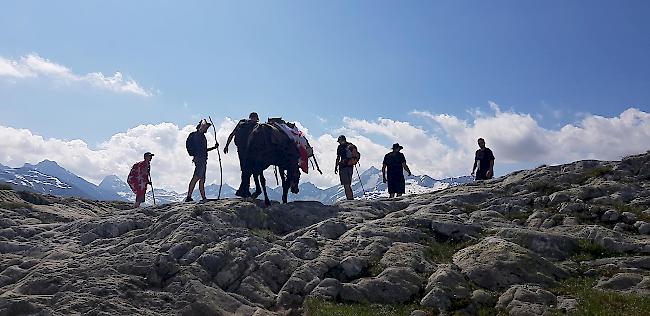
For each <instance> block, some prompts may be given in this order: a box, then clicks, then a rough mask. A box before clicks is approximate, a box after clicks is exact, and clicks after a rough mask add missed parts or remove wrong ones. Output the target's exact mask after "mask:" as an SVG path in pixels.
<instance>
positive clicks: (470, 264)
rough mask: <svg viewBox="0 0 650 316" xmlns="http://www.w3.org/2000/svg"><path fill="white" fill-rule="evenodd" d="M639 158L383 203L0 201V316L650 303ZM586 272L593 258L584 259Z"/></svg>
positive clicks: (649, 165)
mask: <svg viewBox="0 0 650 316" xmlns="http://www.w3.org/2000/svg"><path fill="white" fill-rule="evenodd" d="M648 223H650V154H643V155H637V156H631V157H626V158H625V159H623V161H620V162H599V161H579V162H576V163H572V164H567V165H562V166H546V167H540V168H537V169H534V170H524V171H519V172H515V173H512V174H510V175H508V176H505V177H501V178H498V179H494V180H490V181H485V182H477V183H470V184H467V185H463V186H457V187H452V188H449V189H446V190H443V191H439V192H435V193H429V194H422V195H413V196H405V197H401V198H397V199H393V200H387V199H384V200H373V201H367V200H363V201H344V202H339V203H337V204H335V205H334V206H325V205H322V204H320V203H315V202H294V203H289V204H286V205H279V204H274V205H272V206H271V207H268V208H262V207H261V204H258V202H256V201H244V200H222V201H211V202H208V203H205V204H167V205H163V206H158V207H149V208H142V209H131V206H130V205H129V204H128V203H120V202H96V201H85V200H80V199H75V198H59V197H53V196H41V195H38V194H32V193H24V192H23V193H18V192H13V191H7V190H4V191H3V190H0V315H21V314H23V315H27V314H36V315H65V314H89V315H125V314H138V315H233V314H234V315H257V316H259V315H298V314H301V313H303V312H305V310H304V309H303V308H304V307H303V306H305V305H304V303H305V300H306V299H324V300H330V301H337V302H372V303H384V304H393V303H415V304H419V305H420V306H421V311H414V314H418V313H419V314H422V313H426V312H425V311H428V310H431V309H433V310H438V311H442V312H446V313H448V314H452V313H453V312H455V311H459V312H461V313H465V314H470V315H474V314H476V313H477V310H478V308H502V309H503V310H506V311H507V312H508V313H509V314H511V315H543V314H545V313H555V312H562V311H569V310H573V309H575V308H580V306H579V305H577V304H578V301H577V300H576V299H575V298H574V297H570V296H558V297H556V296H555V294H553V293H552V292H551V291H552V289H553V286H554V285H556V284H557V283H558V282H562V281H563V280H565V279H567V278H571V277H577V276H583V275H586V276H590V277H593V278H595V279H596V280H598V282H597V284H596V286H595V288H596V289H598V290H602V291H615V292H619V293H634V294H635V295H650V293H649V291H650V256H649V254H650V236H649V235H648V234H650V224H648ZM596 258H599V259H596Z"/></svg>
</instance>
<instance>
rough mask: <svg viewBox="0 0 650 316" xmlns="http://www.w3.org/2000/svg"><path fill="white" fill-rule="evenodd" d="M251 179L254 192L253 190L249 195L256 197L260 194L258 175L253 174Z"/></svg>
mask: <svg viewBox="0 0 650 316" xmlns="http://www.w3.org/2000/svg"><path fill="white" fill-rule="evenodd" d="M262 177H264V176H262ZM253 180H255V192H253V195H251V197H252V198H253V199H257V197H258V196H260V194H261V193H262V190H261V189H260V175H259V174H253Z"/></svg>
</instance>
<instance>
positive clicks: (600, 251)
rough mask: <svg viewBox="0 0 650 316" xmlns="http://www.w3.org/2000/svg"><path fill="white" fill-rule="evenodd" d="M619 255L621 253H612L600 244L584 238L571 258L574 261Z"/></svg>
mask: <svg viewBox="0 0 650 316" xmlns="http://www.w3.org/2000/svg"><path fill="white" fill-rule="evenodd" d="M619 255H621V254H615V253H612V252H610V251H609V250H607V249H606V248H605V247H603V246H601V245H599V244H596V243H594V242H592V241H589V240H584V239H582V240H580V242H579V243H578V250H577V251H576V253H575V254H574V255H573V256H572V257H571V259H573V260H574V261H590V260H595V259H602V258H609V257H616V256H619Z"/></svg>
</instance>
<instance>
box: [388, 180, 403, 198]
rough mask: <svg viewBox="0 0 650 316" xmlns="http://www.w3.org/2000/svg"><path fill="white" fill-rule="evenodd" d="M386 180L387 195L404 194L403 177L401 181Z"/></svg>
mask: <svg viewBox="0 0 650 316" xmlns="http://www.w3.org/2000/svg"><path fill="white" fill-rule="evenodd" d="M387 180H388V181H386V182H387V185H386V186H387V187H388V193H397V194H404V192H405V191H406V181H405V180H404V177H402V178H401V179H400V178H398V179H392V178H388V179H387Z"/></svg>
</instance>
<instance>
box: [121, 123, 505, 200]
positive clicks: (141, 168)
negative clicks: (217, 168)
mask: <svg viewBox="0 0 650 316" xmlns="http://www.w3.org/2000/svg"><path fill="white" fill-rule="evenodd" d="M282 122H283V121H282ZM288 124H290V123H288ZM258 125H261V124H260V123H259V116H258V114H257V113H255V112H252V113H250V115H249V116H248V119H242V120H240V121H239V122H238V123H237V125H236V126H235V128H234V129H233V131H232V132H231V133H230V135H228V139H227V141H226V145H225V146H224V149H223V152H224V154H228V147H229V145H230V143H231V142H232V141H233V139H234V142H235V146H236V147H237V154H238V158H239V165H240V169H241V172H242V176H241V180H242V182H241V185H240V187H239V189H238V190H237V192H236V193H235V195H237V196H240V197H244V198H245V197H250V196H251V194H250V191H249V185H250V177H251V176H254V177H255V174H254V173H253V172H250V168H251V167H250V166H251V163H252V162H250V161H249V160H255V159H254V158H253V157H255V156H256V155H258V154H260V153H259V152H256V150H257V149H256V148H248V147H249V144H250V140H249V137H250V136H251V133H252V132H253V130H255V129H256V127H258ZM267 125H268V124H267ZM210 126H212V123H211V122H208V121H206V120H205V119H202V120H201V121H200V122H199V123H198V125H197V126H196V131H194V132H192V133H190V135H189V136H188V138H187V141H186V147H187V151H188V154H189V155H190V156H192V162H193V163H194V173H193V174H192V179H191V180H190V183H189V185H188V189H187V196H186V197H185V200H184V201H185V202H191V201H193V199H192V194H193V192H194V188H195V186H196V183H197V182H198V183H199V193H200V194H201V202H204V201H207V197H206V194H205V180H206V168H207V160H208V152H210V151H212V150H215V149H218V148H219V143H218V142H217V140H216V132H215V145H214V146H212V147H208V141H207V138H206V136H205V134H206V132H207V131H208V129H209V128H210ZM285 126H286V125H285ZM293 127H294V126H293V125H292V128H293ZM278 129H280V128H278ZM285 133H287V134H290V131H285ZM294 136H295V135H294ZM300 136H301V137H303V136H302V134H300ZM287 139H288V142H289V143H291V144H293V147H295V146H296V145H298V147H300V144H299V141H296V142H295V143H294V142H293V140H292V139H291V137H289V138H287ZM263 141H264V142H272V141H270V140H269V139H268V138H267V139H263ZM304 141H305V142H306V139H305V140H304ZM337 142H338V144H339V145H338V147H337V149H336V162H335V166H334V173H335V174H338V175H339V180H340V183H341V185H342V186H343V188H344V191H345V197H346V199H348V200H353V199H354V196H353V190H352V179H353V175H354V168H355V166H356V165H357V164H358V162H359V159H360V158H361V154H360V153H359V150H358V148H357V146H356V145H354V144H352V143H350V142H348V141H347V139H346V137H345V135H340V136H339V137H338V139H337ZM478 146H479V149H478V150H476V153H475V156H474V165H473V167H472V176H475V179H476V180H488V179H491V178H492V177H493V176H494V160H495V158H494V154H493V153H492V150H490V149H489V148H487V147H485V140H484V139H483V138H479V139H478ZM288 147H289V149H291V148H290V147H292V145H289V146H288ZM306 147H307V148H308V152H309V153H304V152H302V151H301V150H300V148H299V149H298V151H299V152H300V153H299V154H295V155H293V156H297V158H296V159H297V160H290V161H291V162H292V163H291V164H292V165H293V164H295V165H294V166H293V167H296V168H297V166H298V164H301V168H302V170H303V171H305V172H306V167H307V162H306V161H304V159H305V158H307V159H308V158H309V157H312V156H313V151H312V150H311V147H309V145H308V144H307V145H306ZM249 149H250V150H249ZM402 149H404V147H402V146H401V145H400V144H399V143H395V144H393V146H392V150H391V151H390V152H389V153H387V154H386V155H385V156H384V160H383V163H382V168H381V173H382V180H383V182H384V183H386V186H387V189H388V194H389V197H390V198H393V197H395V196H398V197H399V196H401V195H402V194H404V193H405V189H406V179H405V177H404V171H406V172H407V173H408V175H409V176H411V175H412V173H411V170H410V169H409V167H408V165H407V164H406V158H405V156H404V154H403V153H401V150H402ZM291 152H292V151H291ZM153 156H154V154H152V153H150V152H146V153H145V154H144V160H143V161H140V162H138V163H136V164H134V165H133V167H132V168H131V172H130V173H129V176H128V180H127V182H128V184H129V186H130V187H131V189H132V190H133V192H134V193H135V194H136V198H135V207H139V206H140V204H141V203H142V202H144V200H145V193H146V191H147V188H148V186H149V185H151V184H152V183H151V176H150V171H151V164H150V163H151V159H152V158H153ZM287 156H292V155H291V154H290V153H287ZM219 159H221V158H220V157H219ZM314 161H315V158H314ZM270 164H274V163H273V162H271V163H270ZM275 165H276V166H278V167H280V169H281V174H280V176H281V178H282V180H283V188H284V195H283V202H285V203H286V194H287V190H288V185H286V186H285V184H284V182H285V180H286V178H287V175H285V174H284V172H283V169H284V170H288V174H290V173H291V169H292V168H287V166H284V168H283V167H282V166H279V164H277V163H275ZM316 166H318V165H317V162H316ZM266 167H268V164H267V165H264V166H263V167H262V168H261V170H264V169H266ZM319 171H320V169H319ZM260 173H261V172H260ZM298 173H299V171H298ZM259 176H261V177H262V186H265V180H264V178H263V175H261V174H260V175H259ZM276 177H277V174H276ZM298 177H299V175H298ZM359 180H361V179H359ZM255 183H256V186H257V190H256V193H254V194H253V197H257V195H259V194H260V188H259V183H258V180H257V178H255ZM295 185H297V183H295ZM263 189H264V194H265V196H266V189H265V188H263ZM152 191H153V188H152ZM292 191H293V192H294V193H297V189H296V190H295V191H294V190H293V189H292ZM266 199H267V203H268V198H266ZM154 203H155V197H154Z"/></svg>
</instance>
